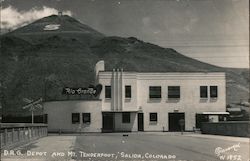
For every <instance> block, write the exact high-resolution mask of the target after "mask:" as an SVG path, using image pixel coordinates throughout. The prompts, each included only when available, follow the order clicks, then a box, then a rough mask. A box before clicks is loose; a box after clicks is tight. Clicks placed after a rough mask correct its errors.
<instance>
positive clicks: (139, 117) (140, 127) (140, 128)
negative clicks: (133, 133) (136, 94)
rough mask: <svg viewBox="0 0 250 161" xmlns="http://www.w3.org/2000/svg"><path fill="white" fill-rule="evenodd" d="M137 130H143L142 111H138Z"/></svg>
mask: <svg viewBox="0 0 250 161" xmlns="http://www.w3.org/2000/svg"><path fill="white" fill-rule="evenodd" d="M138 131H144V123H143V113H138Z"/></svg>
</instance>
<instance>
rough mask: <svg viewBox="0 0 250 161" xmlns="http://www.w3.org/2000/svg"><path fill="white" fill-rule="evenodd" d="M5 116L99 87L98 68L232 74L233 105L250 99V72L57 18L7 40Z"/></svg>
mask: <svg viewBox="0 0 250 161" xmlns="http://www.w3.org/2000/svg"><path fill="white" fill-rule="evenodd" d="M0 41H1V46H0V47H1V53H0V54H1V55H0V57H1V68H0V69H1V74H0V81H1V93H2V96H1V97H2V104H3V105H2V106H3V107H4V113H5V114H6V113H15V114H18V113H21V114H23V113H25V112H28V111H24V110H23V109H22V108H21V107H22V106H23V105H24V104H25V103H24V102H23V101H22V100H23V98H29V99H33V100H34V99H37V98H40V97H43V98H46V100H56V99H67V98H66V97H65V96H64V95H62V94H61V92H62V88H63V87H65V86H71V87H84V86H88V85H89V84H94V77H95V74H94V66H95V64H96V62H98V61H99V60H104V61H105V68H106V69H107V70H112V69H113V68H123V69H124V70H125V71H138V72H154V71H158V72H210V71H223V72H226V73H227V103H228V104H229V103H232V102H233V103H235V102H239V101H240V100H241V99H243V100H247V99H248V97H249V69H231V68H221V67H217V66H214V65H211V64H207V63H204V62H201V61H198V60H195V59H192V58H189V57H186V56H184V55H182V54H180V53H178V52H177V51H175V50H174V49H171V48H163V47H160V46H157V45H154V44H151V43H147V42H144V41H142V40H138V39H137V38H134V37H129V38H123V37H114V36H113V37H108V36H105V35H104V34H102V33H99V32H98V31H96V30H94V29H92V28H91V27H89V26H87V25H84V24H82V23H80V22H79V21H77V20H75V19H74V18H72V17H69V16H66V15H65V16H57V15H52V16H49V17H45V18H42V19H40V20H37V21H35V22H33V23H31V24H29V25H27V26H24V27H22V28H19V29H17V30H14V31H12V32H9V33H7V34H4V35H1V37H0Z"/></svg>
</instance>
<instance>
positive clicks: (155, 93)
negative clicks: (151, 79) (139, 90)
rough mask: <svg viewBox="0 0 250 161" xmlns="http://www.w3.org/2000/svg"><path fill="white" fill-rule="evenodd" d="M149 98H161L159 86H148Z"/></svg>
mask: <svg viewBox="0 0 250 161" xmlns="http://www.w3.org/2000/svg"><path fill="white" fill-rule="evenodd" d="M149 98H161V87H160V86H153V87H149Z"/></svg>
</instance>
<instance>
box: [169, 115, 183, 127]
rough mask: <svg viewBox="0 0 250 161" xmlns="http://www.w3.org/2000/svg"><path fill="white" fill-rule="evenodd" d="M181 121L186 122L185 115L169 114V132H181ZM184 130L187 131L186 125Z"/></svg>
mask: <svg viewBox="0 0 250 161" xmlns="http://www.w3.org/2000/svg"><path fill="white" fill-rule="evenodd" d="M181 119H184V120H185V113H168V123H169V131H181V126H180V120H181ZM183 130H185V124H184V126H183Z"/></svg>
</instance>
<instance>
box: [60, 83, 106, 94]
mask: <svg viewBox="0 0 250 161" xmlns="http://www.w3.org/2000/svg"><path fill="white" fill-rule="evenodd" d="M101 91H102V85H101V84H98V85H96V86H93V85H90V86H89V87H87V88H84V87H78V88H71V87H64V88H63V91H62V94H65V95H92V96H95V97H96V96H98V95H99V94H100V93H101Z"/></svg>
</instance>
